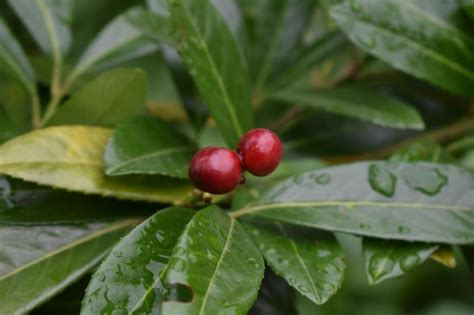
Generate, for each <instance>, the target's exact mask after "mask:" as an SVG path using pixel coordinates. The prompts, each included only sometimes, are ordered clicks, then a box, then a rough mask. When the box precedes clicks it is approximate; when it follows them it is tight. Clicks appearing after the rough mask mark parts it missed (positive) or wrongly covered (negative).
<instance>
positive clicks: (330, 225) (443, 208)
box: [232, 162, 474, 244]
mask: <svg viewBox="0 0 474 315" xmlns="http://www.w3.org/2000/svg"><path fill="white" fill-rule="evenodd" d="M244 215H259V216H262V217H265V218H268V219H274V220H279V221H283V222H288V223H293V224H298V225H303V226H308V227H315V228H320V229H324V230H330V231H341V232H347V233H354V234H359V235H364V236H373V237H377V238H384V239H398V240H411V241H426V242H440V243H452V244H470V243H473V242H474V232H473V231H474V175H473V174H472V173H470V172H469V171H467V170H466V169H463V168H459V167H455V166H449V165H445V164H435V163H412V164H408V163H393V162H392V163H384V162H362V163H356V164H349V165H343V166H336V167H330V168H326V169H321V170H318V171H313V172H307V173H304V174H303V175H299V176H295V177H293V178H291V179H288V180H286V181H284V182H283V183H281V184H279V185H277V186H276V187H275V188H273V189H271V190H270V191H269V192H267V193H266V194H265V195H263V196H262V197H261V198H259V199H258V201H257V202H255V203H253V204H251V205H249V206H247V207H245V208H242V209H240V210H237V211H235V212H233V213H232V217H234V218H236V217H240V216H244Z"/></svg>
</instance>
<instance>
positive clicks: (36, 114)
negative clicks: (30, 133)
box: [31, 94, 41, 129]
mask: <svg viewBox="0 0 474 315" xmlns="http://www.w3.org/2000/svg"><path fill="white" fill-rule="evenodd" d="M31 114H32V120H31V123H32V126H33V129H38V128H40V127H41V105H40V100H39V97H38V95H37V94H35V95H33V96H32V97H31Z"/></svg>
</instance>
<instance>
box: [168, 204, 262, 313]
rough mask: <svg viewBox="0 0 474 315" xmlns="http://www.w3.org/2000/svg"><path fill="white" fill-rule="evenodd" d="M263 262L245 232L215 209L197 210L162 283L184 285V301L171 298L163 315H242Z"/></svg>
mask: <svg viewBox="0 0 474 315" xmlns="http://www.w3.org/2000/svg"><path fill="white" fill-rule="evenodd" d="M263 271H264V264H263V259H262V257H261V255H260V253H259V252H258V249H257V248H256V247H255V246H254V244H253V243H252V240H251V239H250V238H249V237H248V235H247V234H246V232H245V230H244V228H243V227H242V226H241V225H240V223H239V222H237V221H236V220H234V219H231V218H230V217H229V216H228V215H227V214H226V213H224V212H223V211H222V210H220V209H219V208H218V207H216V206H211V207H209V208H206V209H204V210H201V211H199V212H198V213H197V214H196V215H195V216H194V217H193V219H192V220H191V221H190V222H189V224H188V225H187V227H186V229H185V230H184V232H183V234H182V235H181V236H180V238H179V240H178V242H177V244H176V247H175V248H174V249H173V253H172V254H171V258H170V261H169V264H168V266H167V267H166V269H165V271H164V274H163V281H164V282H165V284H166V285H170V286H173V285H175V286H176V285H178V284H179V286H185V287H186V288H187V289H188V290H190V291H191V292H189V293H192V294H191V296H190V297H188V298H187V299H186V301H180V299H181V298H180V296H178V297H174V296H171V297H170V300H169V301H166V302H164V303H163V305H162V313H163V314H219V313H230V314H247V311H248V310H249V309H250V307H251V306H252V304H253V302H254V301H255V299H256V297H257V293H258V289H259V286H260V282H261V280H262V277H263Z"/></svg>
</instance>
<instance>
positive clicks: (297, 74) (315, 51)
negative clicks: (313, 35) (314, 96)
mask: <svg viewBox="0 0 474 315" xmlns="http://www.w3.org/2000/svg"><path fill="white" fill-rule="evenodd" d="M349 44H350V42H349V41H348V40H347V39H346V37H345V36H344V35H343V34H342V33H341V32H339V31H333V32H330V33H327V34H325V35H324V36H322V37H321V38H319V39H318V40H317V41H316V42H314V44H312V45H311V46H309V47H305V48H303V49H302V50H301V53H300V54H299V55H298V57H297V58H296V60H295V62H294V63H293V64H292V65H291V67H289V68H288V69H286V70H285V71H284V72H283V73H281V74H280V75H278V76H277V78H276V79H275V81H274V82H269V85H270V88H271V89H275V87H282V88H283V87H285V88H287V87H288V86H290V85H292V84H293V83H295V82H298V81H299V80H300V79H302V78H304V77H305V76H307V75H308V74H310V73H311V71H313V70H314V67H315V66H316V65H321V64H323V63H324V62H325V61H326V60H328V59H330V58H331V57H334V56H335V55H337V54H338V53H339V52H340V51H342V50H344V48H346V47H347V46H348V45H349Z"/></svg>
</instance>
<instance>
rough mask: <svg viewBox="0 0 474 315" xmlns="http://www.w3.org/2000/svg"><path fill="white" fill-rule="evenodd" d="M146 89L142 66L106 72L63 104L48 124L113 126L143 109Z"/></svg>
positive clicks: (145, 78)
mask: <svg viewBox="0 0 474 315" xmlns="http://www.w3.org/2000/svg"><path fill="white" fill-rule="evenodd" d="M147 88H148V82H147V76H146V74H145V72H144V71H143V70H141V69H115V70H111V71H108V72H105V73H103V74H101V75H100V76H98V77H97V78H96V79H94V80H93V81H91V82H89V83H87V84H86V85H84V86H83V87H82V88H81V89H80V90H79V91H77V92H76V93H75V94H74V95H73V96H72V97H71V98H70V99H69V100H68V101H67V102H66V103H64V105H63V106H62V107H61V108H59V110H58V111H57V112H56V114H55V115H54V116H53V117H52V118H51V120H50V121H49V122H48V125H76V124H81V125H93V126H106V127H109V126H114V125H115V124H117V123H119V122H122V121H124V120H126V119H127V118H130V117H131V116H134V115H136V114H138V113H140V112H141V111H142V110H143V108H144V104H145V97H146V94H147Z"/></svg>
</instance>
